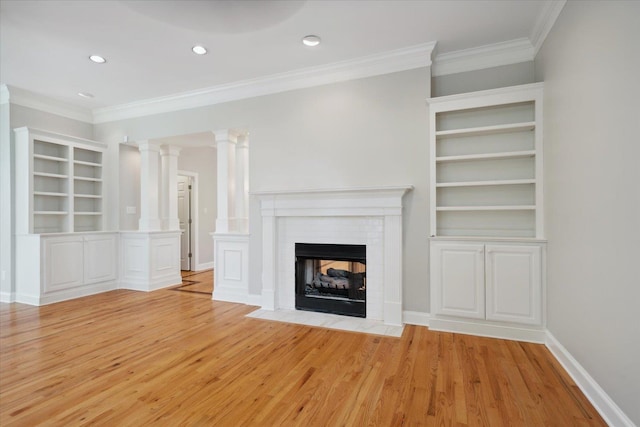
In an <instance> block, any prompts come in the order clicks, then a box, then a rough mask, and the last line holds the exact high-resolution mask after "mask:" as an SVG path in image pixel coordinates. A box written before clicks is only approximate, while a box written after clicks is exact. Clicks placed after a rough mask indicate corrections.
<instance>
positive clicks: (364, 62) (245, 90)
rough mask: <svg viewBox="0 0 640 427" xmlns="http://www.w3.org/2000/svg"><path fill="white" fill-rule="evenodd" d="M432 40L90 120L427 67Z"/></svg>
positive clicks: (121, 108)
mask: <svg viewBox="0 0 640 427" xmlns="http://www.w3.org/2000/svg"><path fill="white" fill-rule="evenodd" d="M435 45H436V43H435V42H429V43H424V44H420V45H416V46H411V47H408V48H404V49H398V50H393V51H389V52H384V53H380V54H376V55H369V56H365V57H361V58H356V59H353V60H348V61H341V62H335V63H332V64H327V65H321V66H319V67H310V68H302V69H299V70H294V71H289V72H285V73H280V74H274V75H271V76H266V77H261V78H256V79H250V80H243V81H239V82H235V83H230V84H224V85H219V86H213V87H209V88H206V89H202V90H197V91H191V92H185V93H181V94H177V95H170V96H164V97H159V98H152V99H148V100H144V101H139V102H132V103H129V104H122V105H116V106H113V107H105V108H97V109H95V110H93V122H94V123H105V122H110V121H115V120H123V119H129V118H134V117H141V116H148V115H152V114H160V113H167V112H171V111H178V110H184V109H189V108H197V107H203V106H207V105H214V104H220V103H223V102H229V101H235V100H239V99H245V98H251V97H255V96H261V95H268V94H273V93H278V92H285V91H289V90H294V89H303V88H307V87H313V86H320V85H325V84H330V83H337V82H342V81H346V80H353V79H360V78H365V77H372V76H377V75H382V74H388V73H394V72H397V71H405V70H411V69H415V68H421V67H428V66H430V65H431V53H432V52H433V49H434V48H435Z"/></svg>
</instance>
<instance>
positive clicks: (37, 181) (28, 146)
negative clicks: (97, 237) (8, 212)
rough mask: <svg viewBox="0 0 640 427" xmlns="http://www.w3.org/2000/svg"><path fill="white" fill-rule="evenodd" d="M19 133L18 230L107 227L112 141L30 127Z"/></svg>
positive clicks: (36, 230)
mask: <svg viewBox="0 0 640 427" xmlns="http://www.w3.org/2000/svg"><path fill="white" fill-rule="evenodd" d="M15 137H16V170H17V171H18V173H17V178H16V205H17V206H16V209H17V210H16V226H17V230H18V232H19V233H20V234H47V233H64V232H78V231H101V230H103V223H104V218H103V194H104V191H103V181H102V180H103V163H104V152H105V149H106V145H105V144H102V143H98V142H95V141H89V140H85V139H80V138H75V137H70V136H65V135H58V134H54V133H51V132H46V131H40V130H35V129H29V128H19V129H16V130H15Z"/></svg>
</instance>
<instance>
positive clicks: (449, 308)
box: [431, 243, 485, 319]
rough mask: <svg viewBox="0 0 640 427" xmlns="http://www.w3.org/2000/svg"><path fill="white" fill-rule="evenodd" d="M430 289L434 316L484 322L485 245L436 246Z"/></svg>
mask: <svg viewBox="0 0 640 427" xmlns="http://www.w3.org/2000/svg"><path fill="white" fill-rule="evenodd" d="M436 284H438V285H437V286H436ZM431 287H432V294H433V296H432V298H433V303H434V307H435V313H438V314H445V315H451V316H462V317H470V318H475V319H484V318H485V299H484V298H485V292H484V245H482V244H463V243H459V244H438V245H433V246H432V247H431Z"/></svg>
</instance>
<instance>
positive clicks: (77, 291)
mask: <svg viewBox="0 0 640 427" xmlns="http://www.w3.org/2000/svg"><path fill="white" fill-rule="evenodd" d="M116 289H118V283H117V282H115V281H111V282H103V283H96V284H92V285H85V286H81V287H77V288H72V289H65V290H62V291H57V292H51V293H47V294H42V295H25V294H16V296H15V302H18V303H22V304H28V305H35V306H41V305H47V304H53V303H56V302H62V301H68V300H72V299H76V298H82V297H86V296H89V295H95V294H101V293H103V292H109V291H114V290H116Z"/></svg>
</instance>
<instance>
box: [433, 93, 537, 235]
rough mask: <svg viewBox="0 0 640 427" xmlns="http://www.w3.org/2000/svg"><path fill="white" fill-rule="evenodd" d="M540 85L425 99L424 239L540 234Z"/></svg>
mask: <svg viewBox="0 0 640 427" xmlns="http://www.w3.org/2000/svg"><path fill="white" fill-rule="evenodd" d="M541 97H542V86H541V85H540V84H531V85H524V86H520V87H512V88H504V89H496V90H489V91H482V92H475V93H470V94H461V95H451V96H445V97H439V98H431V99H429V100H428V103H429V116H430V125H431V135H430V159H431V164H430V167H431V170H430V173H431V200H430V202H431V203H430V205H431V226H430V235H431V236H432V237H447V236H463V237H515V238H538V239H539V238H542V237H543V235H544V229H543V216H542V202H543V201H542V115H541V111H542V110H541V108H542V105H541V99H542V98H541Z"/></svg>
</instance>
